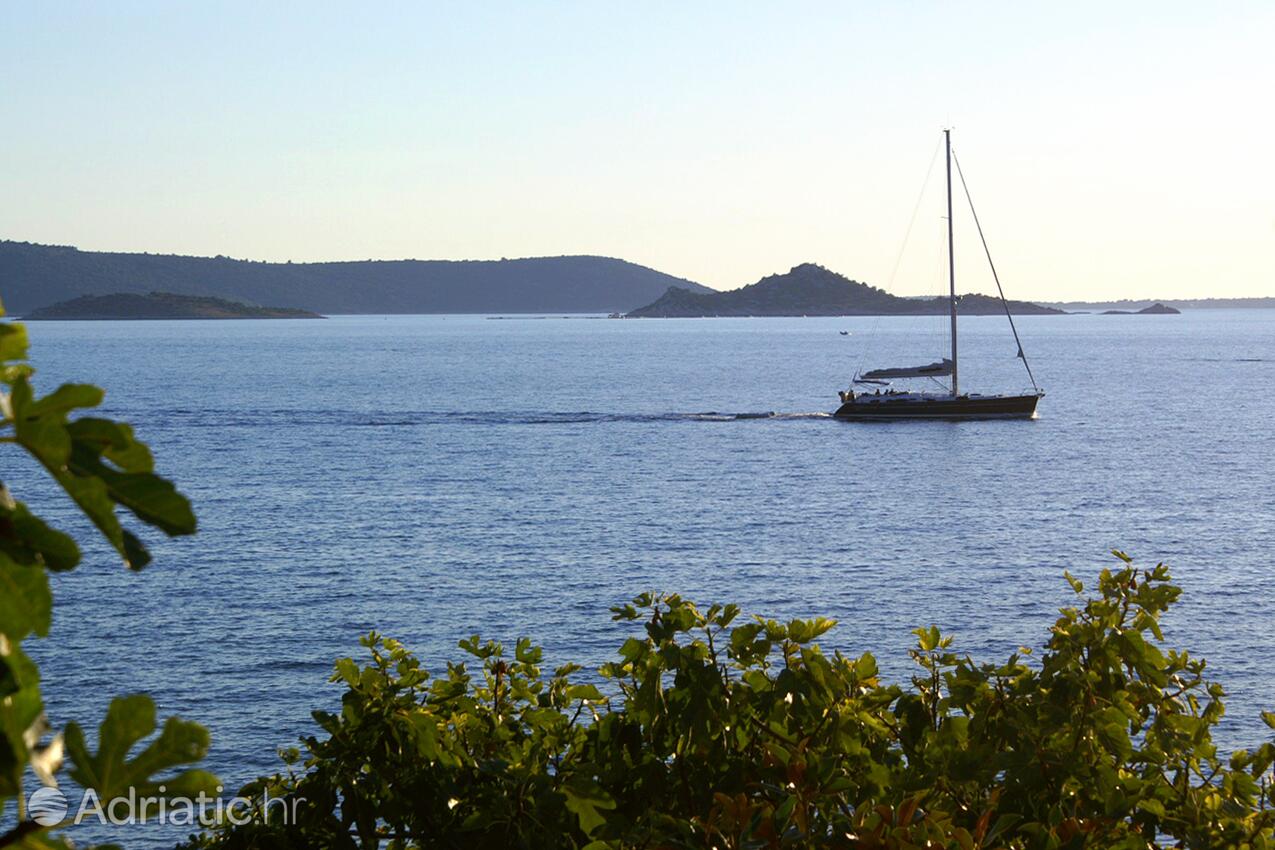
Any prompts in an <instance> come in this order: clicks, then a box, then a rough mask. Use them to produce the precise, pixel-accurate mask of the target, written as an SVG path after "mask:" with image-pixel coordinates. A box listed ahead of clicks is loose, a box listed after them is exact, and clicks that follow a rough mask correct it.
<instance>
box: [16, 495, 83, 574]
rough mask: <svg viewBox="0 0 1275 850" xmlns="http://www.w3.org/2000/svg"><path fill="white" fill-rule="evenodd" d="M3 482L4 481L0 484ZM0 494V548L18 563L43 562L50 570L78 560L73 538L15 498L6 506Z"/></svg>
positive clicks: (64, 568)
mask: <svg viewBox="0 0 1275 850" xmlns="http://www.w3.org/2000/svg"><path fill="white" fill-rule="evenodd" d="M0 486H3V485H0ZM3 501H4V500H3V498H0V552H4V553H5V554H7V555H8V556H9V557H10V558H12V559H13V560H14V561H17V562H18V563H21V564H42V565H44V566H46V567H48V568H49V569H51V570H69V569H71V568H73V567H74V566H75V565H76V564H78V563H79V561H80V550H79V547H78V546H76V545H75V541H74V540H72V539H71V538H70V537H68V536H67V535H65V534H63V533H62V532H60V531H56V530H54V529H52V528H49V526H47V525H45V524H44V521H43V520H42V519H40V518H39V517H37V516H36V515H35V514H33V513H31V512H30V511H29V510H27V507H26V505H24V504H22V503H21V502H14V503H12V506H10V507H6V506H5V505H4V504H3Z"/></svg>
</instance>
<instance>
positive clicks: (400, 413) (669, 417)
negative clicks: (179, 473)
mask: <svg viewBox="0 0 1275 850" xmlns="http://www.w3.org/2000/svg"><path fill="white" fill-rule="evenodd" d="M148 416H150V417H151V418H152V419H154V420H156V421H158V422H164V423H167V424H170V425H174V426H176V425H180V426H181V427H218V428H224V427H236V426H238V427H253V426H272V427H280V426H289V427H296V426H301V427H306V426H333V425H345V426H348V427H356V428H409V427H419V426H430V425H488V426H502V425H578V424H608V423H619V424H623V423H630V424H643V423H648V424H650V423H661V422H753V421H804V420H810V419H831V418H832V414H831V413H827V412H816V413H795V412H793V413H785V412H781V411H776V410H766V411H758V412H751V411H745V412H726V411H716V410H708V411H703V412H697V413H676V412H673V413H604V412H597V411H587V410H586V411H574V412H572V411H551V410H545V411H526V410H520V411H505V410H469V411H442V410H437V411H436V410H411V411H408V410H395V411H366V412H351V411H334V410H255V411H245V410H234V411H230V410H226V411H210V410H199V411H196V410H185V409H181V410H172V409H168V410H156V411H154V412H153V413H150V414H148Z"/></svg>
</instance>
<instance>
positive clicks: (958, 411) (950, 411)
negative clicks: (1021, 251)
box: [833, 129, 1045, 420]
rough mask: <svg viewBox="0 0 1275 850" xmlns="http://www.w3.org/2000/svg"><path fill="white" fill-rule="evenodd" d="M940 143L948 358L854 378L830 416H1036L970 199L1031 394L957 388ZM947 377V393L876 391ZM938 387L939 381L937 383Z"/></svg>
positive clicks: (946, 134) (947, 146)
mask: <svg viewBox="0 0 1275 850" xmlns="http://www.w3.org/2000/svg"><path fill="white" fill-rule="evenodd" d="M943 145H944V150H945V153H946V156H947V258H948V260H947V262H948V306H949V311H950V313H951V341H952V356H951V358H950V359H949V358H947V357H945V358H943V359H942V360H939V361H937V362H934V363H929V364H927V365H924V366H902V367H892V368H883V369H873V370H870V371H867V372H863V373H862V374H856V375H855V377H854V380H853V382H852V383H851V386H850V389H848V390H842V391H841V392H840V396H841V406H840V407H839V408H837V411H836V413H834V414H833V415H834V416H836V417H837V418H839V419H852V420H869V419H1030V418H1031V417H1033V416H1035V414H1036V404H1037V403H1038V402H1039V401H1040V400H1041V398H1043V397H1044V395H1045V393H1044V391H1043V390H1041V389H1040V387H1038V386H1037V385H1036V379H1035V377H1034V376H1033V375H1032V371H1031V366H1029V365H1028V363H1027V355H1026V354H1024V353H1023V345H1022V342H1021V341H1020V340H1019V337H1018V328H1017V327H1015V325H1014V316H1013V314H1012V313H1011V312H1010V309H1009V303H1008V302H1007V301H1006V300H1005V292H1004V290H1003V289H1002V288H1001V283H1000V278H999V277H998V276H997V275H996V265H995V264H994V263H992V255H991V252H990V251H989V250H988V248H987V239H986V238H984V237H983V227H982V225H980V224H979V223H978V213H976V212H974V202H973V201H972V200H970V212H971V213H972V214H973V216H974V224H975V225H976V226H977V228H978V235H979V239H981V240H982V242H983V250H984V252H986V253H987V262H988V264H989V265H991V268H992V278H993V279H994V280H995V281H996V289H997V292H999V294H1000V299H1001V304H1002V305H1003V306H1004V307H1005V317H1006V318H1008V319H1009V326H1010V329H1011V330H1012V331H1013V332H1014V342H1015V343H1017V345H1018V357H1019V359H1020V360H1022V361H1023V367H1024V368H1025V369H1026V370H1027V376H1028V378H1029V379H1030V380H1031V384H1032V391H1031V392H1029V393H1027V392H1025V393H1020V394H1017V395H979V394H976V393H963V392H961V389H960V381H959V378H960V369H959V363H960V360H959V358H958V356H957V353H958V352H957V344H956V342H957V338H956V312H957V299H956V259H955V255H954V252H953V250H952V249H953V247H954V234H953V228H952V159H953V156H952V131H951V130H950V129H948V130H944V131H943ZM956 167H957V174H959V175H960V177H961V186H962V188H964V189H965V196H966V199H967V200H968V199H969V189H968V187H966V186H965V176H964V175H963V174H961V172H960V163H959V161H958V162H957V166H956ZM941 378H949V379H950V390H948V391H947V392H942V393H936V392H913V391H899V390H893V389H890V390H885V391H882V390H881V389H880V387H882V386H889V385H890V382H891V381H893V380H906V379H934V380H936V381H938V380H939V379H941ZM939 383H940V384H941V383H942V381H939ZM865 384H866V385H875V386H876V387H878V389H876V390H875V391H874V392H868V391H864V390H859V391H856V390H855V387H856V386H861V385H865Z"/></svg>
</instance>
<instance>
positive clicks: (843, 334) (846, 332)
mask: <svg viewBox="0 0 1275 850" xmlns="http://www.w3.org/2000/svg"><path fill="white" fill-rule="evenodd" d="M837 333H839V334H841V335H842V336H850V331H837Z"/></svg>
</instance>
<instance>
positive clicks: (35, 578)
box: [0, 555, 53, 643]
mask: <svg viewBox="0 0 1275 850" xmlns="http://www.w3.org/2000/svg"><path fill="white" fill-rule="evenodd" d="M52 619H53V594H52V593H51V592H50V591H49V574H48V573H46V572H45V571H44V567H42V566H40V565H39V564H16V563H14V562H13V561H11V560H9V558H8V557H6V556H4V555H0V634H2V635H5V636H6V637H8V639H9V640H10V641H12V642H14V643H16V642H18V641H20V640H22V639H23V638H24V637H26V636H27V635H29V634H31V633H32V632H35V633H36V634H37V635H39V636H40V637H44V636H45V635H47V634H48V633H49V625H50V623H51V622H52Z"/></svg>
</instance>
